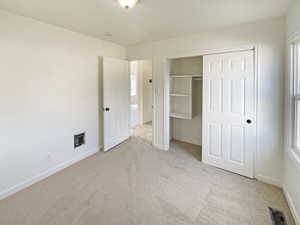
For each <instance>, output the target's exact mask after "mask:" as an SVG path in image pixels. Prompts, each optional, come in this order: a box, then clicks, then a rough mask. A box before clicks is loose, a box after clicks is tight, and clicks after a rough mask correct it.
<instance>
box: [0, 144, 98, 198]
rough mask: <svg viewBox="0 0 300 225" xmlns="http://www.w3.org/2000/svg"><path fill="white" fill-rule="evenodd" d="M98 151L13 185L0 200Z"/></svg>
mask: <svg viewBox="0 0 300 225" xmlns="http://www.w3.org/2000/svg"><path fill="white" fill-rule="evenodd" d="M98 151H99V149H98V148H97V149H93V150H92V151H87V152H84V153H82V154H81V155H79V156H76V157H74V158H73V159H71V160H69V161H67V162H63V163H61V164H60V165H58V166H55V167H53V168H50V169H48V170H46V171H44V172H42V173H40V174H38V175H36V176H34V177H31V178H29V179H27V180H25V181H24V182H21V183H19V184H17V185H15V186H13V187H10V188H8V189H7V190H4V191H2V192H0V200H2V199H4V198H7V197H8V196H10V195H13V194H15V193H17V192H19V191H21V190H23V189H25V188H27V187H29V186H31V185H33V184H35V183H37V182H39V181H41V180H44V179H45V178H47V177H49V176H51V175H53V174H55V173H57V172H59V171H61V170H63V169H65V168H67V167H69V166H71V165H73V164H75V163H77V162H79V161H81V160H83V159H85V158H87V157H89V156H91V155H93V154H95V153H97V152H98Z"/></svg>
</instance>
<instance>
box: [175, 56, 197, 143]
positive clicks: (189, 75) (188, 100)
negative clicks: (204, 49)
mask: <svg viewBox="0 0 300 225" xmlns="http://www.w3.org/2000/svg"><path fill="white" fill-rule="evenodd" d="M202 70H203V57H201V56H197V57H187V58H177V59H171V60H170V69H169V71H170V79H169V80H170V136H171V139H174V140H178V141H182V142H187V143H191V144H195V145H201V140H202V137H201V136H202V135H201V134H202V73H203V71H202Z"/></svg>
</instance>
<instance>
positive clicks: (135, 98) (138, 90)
mask: <svg viewBox="0 0 300 225" xmlns="http://www.w3.org/2000/svg"><path fill="white" fill-rule="evenodd" d="M129 70H130V128H131V136H132V137H136V138H140V139H142V140H143V141H146V142H148V143H150V144H152V136H153V135H152V132H153V131H152V117H153V111H152V109H153V103H152V87H153V85H152V61H151V60H138V61H131V62H130V67H129Z"/></svg>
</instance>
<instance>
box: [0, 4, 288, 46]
mask: <svg viewBox="0 0 300 225" xmlns="http://www.w3.org/2000/svg"><path fill="white" fill-rule="evenodd" d="M292 1H293V0H141V1H140V3H139V4H138V5H137V6H136V7H135V8H133V9H129V10H126V9H123V8H120V7H119V5H118V1H117V0H48V1H47V0H0V8H1V9H4V10H8V11H10V12H13V13H16V14H19V15H23V16H27V17H31V18H34V19H38V20H40V21H43V22H47V23H50V24H54V25H58V26H61V27H65V28H67V29H70V30H73V31H77V32H80V33H84V34H87V35H90V36H93V37H96V38H99V39H103V40H109V41H112V42H115V43H118V44H122V45H132V44H136V43H141V42H148V41H154V40H161V39H167V38H171V37H176V36H182V35H186V34H193V33H197V32H200V31H203V30H208V29H215V28H219V27H223V26H231V25H237V24H242V23H248V22H254V21H258V20H263V19H268V18H274V17H279V16H283V15H284V14H285V13H286V11H287V9H288V8H289V6H290V4H291V2H292ZM106 33H110V34H112V36H111V37H107V36H105V34H106Z"/></svg>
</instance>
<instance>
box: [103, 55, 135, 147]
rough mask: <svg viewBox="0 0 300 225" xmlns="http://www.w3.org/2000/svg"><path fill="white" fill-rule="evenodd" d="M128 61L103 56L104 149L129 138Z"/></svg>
mask: <svg viewBox="0 0 300 225" xmlns="http://www.w3.org/2000/svg"><path fill="white" fill-rule="evenodd" d="M128 64H129V63H128V61H125V60H120V59H112V58H103V66H102V78H103V81H102V85H103V110H104V111H103V117H104V124H103V132H104V135H103V136H104V140H103V141H104V151H107V150H109V149H111V148H113V147H115V146H116V145H118V144H120V143H121V142H123V141H125V140H126V139H128V138H129V132H130V131H129V129H130V77H129V65H128Z"/></svg>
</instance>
